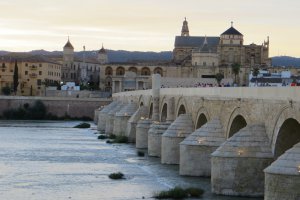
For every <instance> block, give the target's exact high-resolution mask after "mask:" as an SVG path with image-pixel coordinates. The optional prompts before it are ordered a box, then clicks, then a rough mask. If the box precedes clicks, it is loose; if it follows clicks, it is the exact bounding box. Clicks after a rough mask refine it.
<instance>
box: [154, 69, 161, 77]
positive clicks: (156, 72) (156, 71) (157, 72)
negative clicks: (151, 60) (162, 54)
mask: <svg viewBox="0 0 300 200" xmlns="http://www.w3.org/2000/svg"><path fill="white" fill-rule="evenodd" d="M154 74H160V76H163V70H162V68H160V67H156V68H155V69H154Z"/></svg>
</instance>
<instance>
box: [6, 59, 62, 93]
mask: <svg viewBox="0 0 300 200" xmlns="http://www.w3.org/2000/svg"><path fill="white" fill-rule="evenodd" d="M16 61H17V66H18V79H19V85H18V91H17V95H22V96H43V95H44V92H45V87H46V86H50V85H59V84H60V81H61V78H60V77H61V65H60V64H59V63H56V62H53V61H52V60H50V59H48V58H46V57H44V56H32V55H29V54H11V55H6V56H2V57H1V62H2V64H1V71H0V88H1V89H2V88H3V87H10V88H11V89H12V88H13V74H14V68H15V62H16Z"/></svg>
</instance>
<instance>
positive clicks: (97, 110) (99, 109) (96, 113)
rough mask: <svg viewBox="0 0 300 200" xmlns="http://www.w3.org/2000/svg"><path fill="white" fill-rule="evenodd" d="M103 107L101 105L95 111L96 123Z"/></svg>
mask: <svg viewBox="0 0 300 200" xmlns="http://www.w3.org/2000/svg"><path fill="white" fill-rule="evenodd" d="M102 109H103V107H102V106H101V107H100V108H98V109H96V110H95V112H94V123H95V124H98V116H99V112H100V111H101V110H102Z"/></svg>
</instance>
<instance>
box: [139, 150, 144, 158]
mask: <svg viewBox="0 0 300 200" xmlns="http://www.w3.org/2000/svg"><path fill="white" fill-rule="evenodd" d="M137 155H138V156H139V157H144V156H145V153H144V152H142V151H138V152H137Z"/></svg>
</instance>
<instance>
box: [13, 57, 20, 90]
mask: <svg viewBox="0 0 300 200" xmlns="http://www.w3.org/2000/svg"><path fill="white" fill-rule="evenodd" d="M18 72H19V70H18V64H17V61H15V70H14V77H13V79H14V92H15V94H16V93H17V90H18V85H19V73H18Z"/></svg>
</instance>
